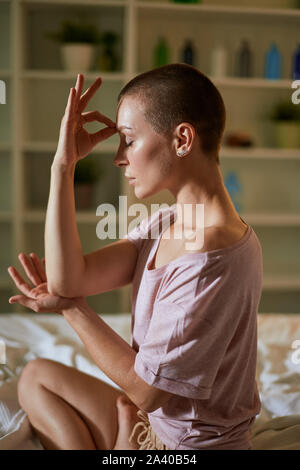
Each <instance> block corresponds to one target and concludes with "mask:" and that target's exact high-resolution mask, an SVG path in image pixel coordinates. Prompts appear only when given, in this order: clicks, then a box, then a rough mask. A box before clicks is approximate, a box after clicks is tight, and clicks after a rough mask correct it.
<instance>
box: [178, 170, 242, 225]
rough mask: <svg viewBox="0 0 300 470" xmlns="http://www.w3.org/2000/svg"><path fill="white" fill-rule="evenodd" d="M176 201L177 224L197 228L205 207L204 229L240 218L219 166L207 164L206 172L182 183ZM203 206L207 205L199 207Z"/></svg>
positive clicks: (198, 173) (188, 178)
mask: <svg viewBox="0 0 300 470" xmlns="http://www.w3.org/2000/svg"><path fill="white" fill-rule="evenodd" d="M172 192H173V195H174V196H175V198H176V213H177V219H176V222H175V224H174V225H182V224H183V222H184V223H185V226H188V227H189V228H193V229H195V228H196V222H197V219H196V214H197V213H198V214H199V209H201V207H202V208H203V209H202V210H203V211H204V213H203V215H204V220H202V221H201V223H202V224H203V223H204V227H211V226H224V225H226V224H227V223H230V222H232V221H237V220H238V221H240V217H239V215H238V213H237V211H236V209H235V207H234V205H233V203H232V201H231V198H230V196H229V194H228V191H227V189H226V187H225V185H224V182H223V177H222V173H221V170H220V167H219V165H217V164H214V165H207V166H206V169H205V171H199V172H197V173H194V174H193V176H190V177H187V178H185V179H184V180H183V181H182V180H181V184H180V186H178V187H177V188H176V189H173V191H172ZM197 204H198V205H203V206H201V207H200V206H197Z"/></svg>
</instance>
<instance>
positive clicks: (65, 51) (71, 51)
mask: <svg viewBox="0 0 300 470" xmlns="http://www.w3.org/2000/svg"><path fill="white" fill-rule="evenodd" d="M94 52H95V47H94V46H93V45H92V44H86V43H72V44H62V46H61V59H62V63H63V66H64V68H65V69H66V70H71V71H73V72H85V71H87V70H89V69H90V68H91V65H92V61H93V59H94Z"/></svg>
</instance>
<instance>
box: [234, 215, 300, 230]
mask: <svg viewBox="0 0 300 470" xmlns="http://www.w3.org/2000/svg"><path fill="white" fill-rule="evenodd" d="M241 217H242V218H243V219H244V220H245V221H247V222H248V223H249V224H250V225H255V226H262V227H276V226H277V227H297V226H299V227H300V214H241Z"/></svg>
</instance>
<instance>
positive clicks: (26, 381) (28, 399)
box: [18, 358, 47, 409]
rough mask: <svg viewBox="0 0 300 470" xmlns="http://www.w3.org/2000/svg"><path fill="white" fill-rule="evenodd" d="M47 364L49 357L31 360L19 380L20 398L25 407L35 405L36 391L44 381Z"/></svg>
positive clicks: (21, 404) (22, 405) (20, 402)
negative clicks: (43, 375) (43, 374)
mask: <svg viewBox="0 0 300 470" xmlns="http://www.w3.org/2000/svg"><path fill="white" fill-rule="evenodd" d="M46 364H47V359H43V358H37V359H33V360H31V361H29V362H28V363H27V364H26V366H25V367H24V369H23V370H22V373H21V375H20V378H19V381H18V400H19V404H20V406H21V407H22V408H23V409H26V408H27V407H28V405H29V404H31V406H34V391H35V390H36V387H37V386H38V385H39V384H40V383H41V382H42V373H43V371H44V368H45V366H46Z"/></svg>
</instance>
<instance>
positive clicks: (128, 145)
mask: <svg viewBox="0 0 300 470" xmlns="http://www.w3.org/2000/svg"><path fill="white" fill-rule="evenodd" d="M132 144H133V140H132V141H131V142H129V143H128V144H127V142H125V147H130V145H132Z"/></svg>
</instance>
